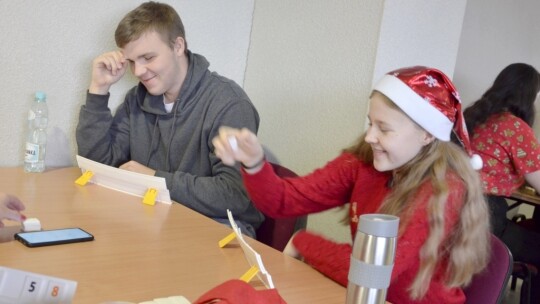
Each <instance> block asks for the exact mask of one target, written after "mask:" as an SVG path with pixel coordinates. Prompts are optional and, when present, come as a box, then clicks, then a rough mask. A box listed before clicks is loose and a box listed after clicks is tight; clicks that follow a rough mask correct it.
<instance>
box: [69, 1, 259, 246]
mask: <svg viewBox="0 0 540 304" xmlns="http://www.w3.org/2000/svg"><path fill="white" fill-rule="evenodd" d="M115 39H116V44H117V45H118V47H119V48H120V50H117V51H112V52H108V53H105V54H102V55H100V56H99V57H97V58H96V59H94V61H93V63H92V79H91V82H90V87H89V89H88V94H87V97H86V104H85V105H83V106H82V108H81V111H80V115H79V124H78V126H77V134H76V138H77V145H78V153H79V154H80V155H81V156H84V157H87V158H90V159H92V160H95V161H98V162H101V163H104V164H107V165H111V166H115V167H119V168H121V169H126V170H130V171H134V172H139V173H143V174H148V175H155V176H160V177H164V178H165V180H166V182H167V187H168V188H169V190H170V193H171V198H172V199H173V200H175V201H177V202H179V203H181V204H183V205H185V206H187V207H189V208H191V209H193V210H196V211H198V212H200V213H202V214H204V215H206V216H208V217H211V218H214V219H216V220H218V221H220V222H223V223H227V220H226V219H227V212H226V210H227V209H230V210H231V211H232V213H233V215H234V216H235V219H237V220H238V222H239V223H238V224H239V225H240V227H241V228H242V231H243V232H245V233H246V234H248V235H251V236H253V235H254V234H255V230H254V229H256V228H257V227H258V226H259V225H260V223H261V222H262V221H263V219H264V217H263V215H262V214H261V213H260V212H259V211H258V210H257V209H255V207H254V206H253V204H252V203H251V202H250V200H249V198H248V196H247V194H246V192H245V189H244V187H243V185H242V180H241V178H240V172H239V170H238V168H237V167H236V168H234V167H233V168H231V167H229V166H226V165H224V164H223V163H222V162H221V160H220V159H219V158H217V157H216V156H215V154H214V153H213V150H214V147H213V145H212V138H214V137H215V136H216V135H217V134H218V128H219V127H220V126H221V125H227V126H232V127H235V128H248V129H250V130H251V131H253V132H257V130H258V127H259V115H258V113H257V110H256V109H255V107H254V106H253V104H252V103H251V101H250V100H249V98H248V96H247V95H246V93H245V92H244V91H243V90H242V88H240V86H238V85H237V84H236V83H234V82H233V81H231V80H229V79H227V78H225V77H222V76H220V75H218V74H217V73H215V72H210V71H209V70H208V66H209V63H208V61H206V59H205V58H204V57H203V56H201V55H198V54H194V53H191V52H190V51H189V50H188V47H187V42H186V38H185V31H184V26H183V24H182V21H181V19H180V16H179V15H178V13H177V12H176V11H175V10H174V9H173V8H172V7H171V6H169V5H167V4H163V3H156V2H146V3H143V4H141V5H140V6H139V7H137V8H135V9H134V10H132V11H131V12H129V13H128V14H127V15H126V16H125V17H124V18H123V19H122V20H121V21H120V23H119V24H118V27H117V29H116V32H115ZM128 67H130V69H131V71H132V73H133V74H134V75H135V76H136V77H137V78H138V79H139V80H140V82H139V84H138V85H137V86H135V87H134V88H132V89H131V90H129V91H128V92H127V95H126V97H125V100H124V102H123V103H122V104H121V105H120V106H119V107H118V109H116V113H115V114H114V116H113V115H112V113H111V110H110V109H109V108H108V100H109V96H110V94H109V89H110V87H111V86H112V85H113V84H114V83H116V82H117V81H118V80H120V78H122V76H123V75H124V74H125V72H126V71H127V69H128Z"/></svg>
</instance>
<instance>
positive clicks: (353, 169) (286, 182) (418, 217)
mask: <svg viewBox="0 0 540 304" xmlns="http://www.w3.org/2000/svg"><path fill="white" fill-rule="evenodd" d="M390 176H391V175H390V173H388V172H386V173H381V172H378V171H376V170H375V169H374V168H373V166H372V165H371V164H366V163H364V162H361V161H360V160H358V159H357V158H356V157H355V156H353V155H351V154H348V153H343V154H342V155H340V156H339V157H338V158H336V159H335V160H333V161H331V162H329V163H328V164H327V165H326V166H325V167H323V168H321V169H318V170H315V171H314V172H312V173H311V174H309V175H306V176H304V177H299V178H285V179H281V178H279V177H278V176H277V175H275V174H274V172H273V170H272V167H271V166H270V165H269V164H268V163H266V164H265V165H264V167H263V169H262V170H261V171H260V172H258V173H257V174H253V175H250V174H247V173H246V172H243V179H244V184H245V186H246V188H247V190H248V193H249V195H250V197H251V199H252V201H253V202H254V203H255V205H256V206H257V208H259V209H260V210H261V211H262V212H263V213H265V214H267V215H269V216H272V217H287V216H299V215H305V214H308V213H314V212H319V211H322V210H326V209H330V208H333V207H336V206H341V205H343V204H346V203H348V202H350V203H352V204H351V205H356V206H357V212H356V213H357V214H365V213H376V212H377V210H378V208H379V206H380V204H381V203H382V200H383V199H384V197H385V196H386V195H387V194H388V192H389V189H388V188H387V187H386V185H387V184H388V181H389V178H390ZM448 182H449V188H450V189H452V192H451V193H450V196H449V198H448V201H447V204H446V210H445V211H446V212H445V216H446V222H445V231H446V234H447V235H448V231H450V230H451V229H452V227H454V226H455V223H456V221H457V219H458V217H459V210H460V208H461V205H462V203H463V200H464V185H463V182H462V181H461V180H460V179H459V178H457V177H455V176H454V175H451V174H449V175H448ZM431 193H432V188H431V185H430V184H429V183H424V184H422V185H419V190H418V192H417V193H416V195H415V198H414V199H413V201H414V202H415V203H416V207H415V209H414V212H413V213H412V216H411V218H410V220H409V221H408V224H407V227H406V228H405V230H403V231H402V233H401V234H400V236H399V237H398V241H397V248H396V256H395V262H394V268H393V271H392V278H391V282H390V286H389V288H388V295H387V300H388V301H390V302H392V303H464V302H465V295H464V294H463V291H462V290H461V289H459V288H447V287H446V286H445V285H444V271H445V269H446V264H447V263H446V258H443V260H442V261H441V262H440V264H439V265H438V267H437V269H436V272H435V274H434V276H433V279H432V280H431V282H430V286H429V289H428V292H427V294H426V296H425V297H424V298H423V299H422V300H421V301H413V300H411V299H410V298H409V294H408V290H407V289H408V288H409V286H410V285H411V283H412V282H413V280H414V278H415V276H416V274H417V272H418V268H419V263H420V258H419V252H420V249H421V247H422V245H423V244H424V242H425V240H426V239H427V236H428V232H429V228H428V227H429V225H428V219H427V214H426V207H427V203H428V201H429V198H430V197H431ZM354 203H356V204H354ZM402 223H403V219H402ZM351 224H353V225H351V226H352V227H351V228H352V231H351V232H352V235H353V239H354V234H355V233H356V223H355V222H354V221H351ZM294 246H295V247H296V249H297V250H298V251H299V252H300V254H301V255H302V256H303V257H304V261H306V262H307V263H308V264H310V265H312V266H313V267H314V268H316V269H317V270H318V271H320V272H321V273H323V274H325V275H326V276H328V277H329V278H331V279H333V280H335V281H336V282H338V283H340V284H341V285H344V286H346V285H347V276H348V273H349V261H350V255H351V252H352V248H351V245H349V244H337V243H335V242H333V241H330V240H326V239H324V238H322V237H320V236H317V235H314V234H312V233H309V232H301V233H298V234H297V235H296V237H295V238H294Z"/></svg>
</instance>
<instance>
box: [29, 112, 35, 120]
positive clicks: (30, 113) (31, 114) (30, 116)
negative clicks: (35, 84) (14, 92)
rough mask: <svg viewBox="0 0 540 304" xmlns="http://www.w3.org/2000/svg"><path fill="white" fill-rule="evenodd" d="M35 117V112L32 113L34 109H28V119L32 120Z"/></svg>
mask: <svg viewBox="0 0 540 304" xmlns="http://www.w3.org/2000/svg"><path fill="white" fill-rule="evenodd" d="M35 118H36V113H34V111H32V110H29V111H28V120H33V119H35Z"/></svg>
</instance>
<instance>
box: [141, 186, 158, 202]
mask: <svg viewBox="0 0 540 304" xmlns="http://www.w3.org/2000/svg"><path fill="white" fill-rule="evenodd" d="M157 193H158V191H157V190H156V189H154V188H149V189H148V190H147V191H146V193H145V194H144V197H143V203H144V204H147V205H150V206H154V205H155V204H156V198H157Z"/></svg>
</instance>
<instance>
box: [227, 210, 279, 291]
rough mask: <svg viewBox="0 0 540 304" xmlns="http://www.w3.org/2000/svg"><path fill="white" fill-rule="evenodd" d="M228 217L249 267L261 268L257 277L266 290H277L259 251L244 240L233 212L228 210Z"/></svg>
mask: <svg viewBox="0 0 540 304" xmlns="http://www.w3.org/2000/svg"><path fill="white" fill-rule="evenodd" d="M227 216H228V217H229V221H230V223H231V227H232V229H233V230H234V233H235V234H236V239H237V240H238V242H239V243H240V247H242V250H243V251H244V256H245V257H246V260H247V261H248V263H249V266H257V268H259V272H258V273H257V277H259V279H260V280H261V281H262V282H263V283H264V285H265V286H266V288H270V289H272V288H275V287H274V282H273V281H272V276H271V275H270V274H269V273H268V272H267V271H266V268H264V264H263V262H262V259H261V255H260V254H259V253H257V251H255V250H254V249H253V248H251V246H249V244H248V243H247V242H246V241H245V240H244V238H243V236H242V232H241V231H240V228H238V226H237V225H236V222H235V221H234V218H233V215H232V212H231V211H230V210H229V209H227Z"/></svg>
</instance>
